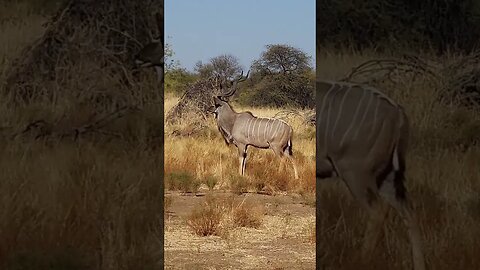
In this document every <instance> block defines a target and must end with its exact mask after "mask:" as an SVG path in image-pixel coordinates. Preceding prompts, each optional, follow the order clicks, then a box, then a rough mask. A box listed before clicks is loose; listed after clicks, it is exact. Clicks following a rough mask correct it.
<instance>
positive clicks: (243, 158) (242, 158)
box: [237, 144, 247, 176]
mask: <svg viewBox="0 0 480 270" xmlns="http://www.w3.org/2000/svg"><path fill="white" fill-rule="evenodd" d="M237 148H238V161H239V166H238V173H239V174H240V175H241V176H244V175H245V169H246V165H247V146H246V145H241V144H239V145H237Z"/></svg>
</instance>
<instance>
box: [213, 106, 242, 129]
mask: <svg viewBox="0 0 480 270" xmlns="http://www.w3.org/2000/svg"><path fill="white" fill-rule="evenodd" d="M236 117H237V112H235V111H234V110H233V108H232V107H231V106H230V105H229V104H227V105H226V106H223V107H222V110H221V111H220V112H219V113H218V118H217V124H218V125H219V126H220V127H222V128H223V129H225V130H226V131H228V132H229V133H231V132H232V128H233V123H234V122H235V118H236Z"/></svg>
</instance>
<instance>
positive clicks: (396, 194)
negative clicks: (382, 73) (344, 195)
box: [380, 172, 425, 270]
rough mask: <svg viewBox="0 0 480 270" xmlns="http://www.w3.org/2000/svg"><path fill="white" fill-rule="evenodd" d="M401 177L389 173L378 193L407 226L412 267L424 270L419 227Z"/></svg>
mask: <svg viewBox="0 0 480 270" xmlns="http://www.w3.org/2000/svg"><path fill="white" fill-rule="evenodd" d="M401 178H403V176H401V175H400V174H397V176H395V172H392V173H390V174H389V175H388V177H387V179H386V180H385V181H384V183H383V184H382V186H381V187H380V195H381V196H382V197H383V198H384V199H385V201H387V202H388V203H389V204H390V205H391V206H392V207H393V208H395V209H396V210H397V211H398V213H399V214H400V216H401V217H402V219H403V221H404V223H405V225H406V226H407V228H408V237H409V240H410V244H411V248H412V260H413V267H414V269H415V270H424V269H425V258H424V255H423V251H422V243H421V235H420V228H419V226H418V223H417V220H416V219H415V217H414V215H413V213H412V209H411V206H410V203H409V201H408V199H407V193H406V189H405V186H404V184H403V179H401Z"/></svg>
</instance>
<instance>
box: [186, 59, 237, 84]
mask: <svg viewBox="0 0 480 270" xmlns="http://www.w3.org/2000/svg"><path fill="white" fill-rule="evenodd" d="M195 71H196V72H197V73H198V75H199V77H200V78H208V77H210V76H219V77H220V78H221V79H222V80H232V79H233V78H234V77H235V76H236V75H238V74H239V73H240V72H241V71H242V68H241V66H240V62H239V60H238V58H237V57H236V56H233V55H231V54H222V55H219V56H216V57H213V58H210V60H209V62H208V63H206V64H204V63H202V61H198V62H197V63H196V64H195Z"/></svg>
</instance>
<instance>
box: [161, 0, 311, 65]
mask: <svg viewBox="0 0 480 270" xmlns="http://www.w3.org/2000/svg"><path fill="white" fill-rule="evenodd" d="M165 36H166V40H165V41H166V43H169V44H170V45H171V46H172V48H173V50H174V52H175V56H174V59H175V60H179V61H180V64H181V66H182V67H185V68H187V70H190V71H192V70H193V67H194V65H195V63H196V62H197V61H199V60H201V61H202V62H204V63H205V62H208V60H209V59H210V58H212V57H215V56H218V55H220V54H233V55H235V56H236V57H238V58H239V60H240V64H242V65H243V67H244V69H248V68H249V67H250V64H251V63H252V61H253V60H254V59H258V58H259V56H260V53H261V52H262V51H264V50H265V45H267V44H288V45H291V46H294V47H296V48H299V49H301V50H303V51H304V52H306V53H307V54H309V55H310V56H312V65H314V63H315V58H314V57H315V1H314V0H239V1H238V0H237V1H233V0H166V1H165Z"/></svg>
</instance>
